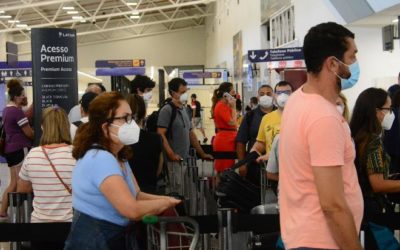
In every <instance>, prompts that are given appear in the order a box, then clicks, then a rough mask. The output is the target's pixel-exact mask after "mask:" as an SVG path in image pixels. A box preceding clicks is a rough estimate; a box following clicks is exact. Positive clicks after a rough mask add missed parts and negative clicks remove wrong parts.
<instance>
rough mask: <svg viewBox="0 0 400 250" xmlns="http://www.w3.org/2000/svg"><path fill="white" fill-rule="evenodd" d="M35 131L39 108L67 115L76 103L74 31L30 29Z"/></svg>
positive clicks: (37, 127)
mask: <svg viewBox="0 0 400 250" xmlns="http://www.w3.org/2000/svg"><path fill="white" fill-rule="evenodd" d="M31 32H32V35H31V41H32V44H31V45H32V74H33V103H34V107H35V109H34V110H35V111H34V112H35V117H38V119H35V131H40V117H41V111H42V109H43V108H46V107H48V106H54V105H57V106H59V107H61V108H63V109H64V110H65V111H66V112H68V111H69V110H70V109H71V108H72V107H73V106H74V105H76V103H77V102H78V82H77V55H76V31H75V30H71V29H58V28H39V29H32V31H31Z"/></svg>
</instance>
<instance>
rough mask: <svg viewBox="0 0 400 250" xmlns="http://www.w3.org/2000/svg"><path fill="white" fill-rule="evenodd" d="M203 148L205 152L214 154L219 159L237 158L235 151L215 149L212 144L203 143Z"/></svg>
mask: <svg viewBox="0 0 400 250" xmlns="http://www.w3.org/2000/svg"><path fill="white" fill-rule="evenodd" d="M201 148H202V149H203V151H204V153H206V154H210V155H212V156H213V157H214V159H217V160H218V159H221V160H227V159H232V160H235V159H237V154H236V152H235V151H231V152H229V151H213V149H212V146H211V145H201Z"/></svg>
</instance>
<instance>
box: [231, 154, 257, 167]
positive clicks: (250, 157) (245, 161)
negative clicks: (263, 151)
mask: <svg viewBox="0 0 400 250" xmlns="http://www.w3.org/2000/svg"><path fill="white" fill-rule="evenodd" d="M259 156H260V155H259V154H258V153H257V152H256V151H253V152H251V153H250V154H248V155H247V156H246V157H245V158H244V159H243V160H240V161H238V162H237V163H235V165H233V166H232V167H231V168H229V170H232V171H233V170H235V169H238V168H240V167H241V166H243V165H245V164H248V163H251V162H253V161H255V160H257V158H258V157H259Z"/></svg>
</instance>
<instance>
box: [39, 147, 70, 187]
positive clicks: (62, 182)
mask: <svg viewBox="0 0 400 250" xmlns="http://www.w3.org/2000/svg"><path fill="white" fill-rule="evenodd" d="M40 148H41V149H42V151H43V153H44V156H46V158H47V160H48V161H49V163H50V166H51V168H52V169H53V172H54V173H55V174H56V176H57V178H58V179H59V180H60V182H61V184H63V185H64V187H65V189H66V190H67V191H68V193H69V194H72V189H71V188H70V187H69V186H68V185H67V184H65V182H64V181H63V179H62V178H61V177H60V175H59V174H58V172H57V170H56V167H55V166H54V164H53V163H52V162H51V160H50V158H49V156H48V154H47V153H46V150H45V149H44V148H43V147H40Z"/></svg>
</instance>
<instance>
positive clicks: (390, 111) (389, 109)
mask: <svg viewBox="0 0 400 250" xmlns="http://www.w3.org/2000/svg"><path fill="white" fill-rule="evenodd" d="M378 109H379V110H386V111H388V112H389V113H390V114H391V113H393V108H378Z"/></svg>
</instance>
